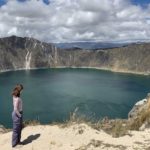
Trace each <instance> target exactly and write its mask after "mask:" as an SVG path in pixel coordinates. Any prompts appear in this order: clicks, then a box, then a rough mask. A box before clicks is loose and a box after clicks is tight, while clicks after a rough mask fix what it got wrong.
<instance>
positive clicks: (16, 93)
mask: <svg viewBox="0 0 150 150" xmlns="http://www.w3.org/2000/svg"><path fill="white" fill-rule="evenodd" d="M21 90H23V85H22V84H17V85H16V86H15V88H14V89H13V91H12V96H15V97H20V92H21Z"/></svg>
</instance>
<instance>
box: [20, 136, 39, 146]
mask: <svg viewBox="0 0 150 150" xmlns="http://www.w3.org/2000/svg"><path fill="white" fill-rule="evenodd" d="M39 137H40V134H35V135H30V136H28V137H27V138H26V139H25V140H24V141H22V142H21V143H22V144H23V145H26V144H29V143H31V142H32V141H34V140H36V139H38V138H39Z"/></svg>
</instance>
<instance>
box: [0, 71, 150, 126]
mask: <svg viewBox="0 0 150 150" xmlns="http://www.w3.org/2000/svg"><path fill="white" fill-rule="evenodd" d="M17 83H22V84H23V85H24V90H23V92H22V95H21V97H22V99H23V110H24V119H37V118H38V119H39V120H40V121H41V123H50V122H54V121H59V122H62V121H65V120H66V119H68V118H69V115H70V112H73V111H74V110H75V109H76V108H78V111H77V114H78V115H85V116H87V117H92V118H94V119H96V120H97V119H100V118H102V117H104V116H108V117H109V118H127V114H128V112H129V111H130V110H131V108H132V107H133V105H134V104H135V102H137V101H138V100H140V99H143V98H145V96H146V94H147V93H148V92H149V90H150V77H149V76H142V75H133V74H122V73H113V72H110V71H102V70H95V69H79V68H78V69H71V68H65V69H64V68H62V69H39V70H31V71H12V72H5V73H1V74H0V124H3V125H5V126H6V127H11V126H12V125H11V124H12V120H11V112H12V97H11V90H12V88H13V87H14V85H15V84H17Z"/></svg>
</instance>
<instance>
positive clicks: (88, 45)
mask: <svg viewBox="0 0 150 150" xmlns="http://www.w3.org/2000/svg"><path fill="white" fill-rule="evenodd" d="M53 44H54V45H55V46H56V47H58V48H62V49H70V48H80V49H93V50H96V49H109V48H115V47H122V46H125V45H128V43H109V42H71V43H53Z"/></svg>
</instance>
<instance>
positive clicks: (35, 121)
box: [23, 120, 41, 127]
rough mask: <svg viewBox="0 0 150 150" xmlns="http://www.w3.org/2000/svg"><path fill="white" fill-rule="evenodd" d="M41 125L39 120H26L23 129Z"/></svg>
mask: <svg viewBox="0 0 150 150" xmlns="http://www.w3.org/2000/svg"><path fill="white" fill-rule="evenodd" d="M40 124H41V123H40V122H39V121H38V120H25V121H24V122H23V127H27V126H30V125H32V126H36V125H40Z"/></svg>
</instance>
